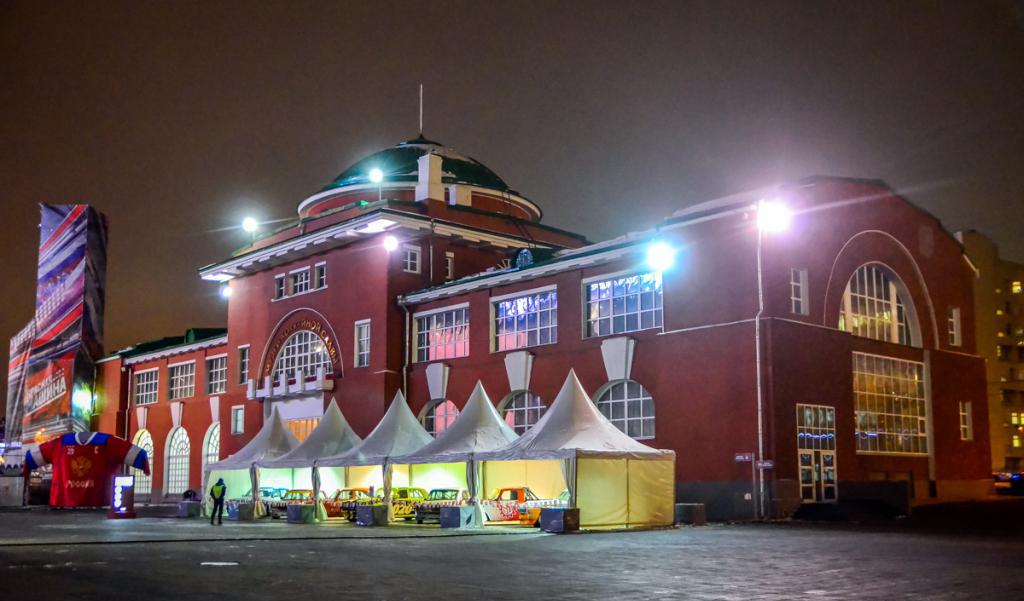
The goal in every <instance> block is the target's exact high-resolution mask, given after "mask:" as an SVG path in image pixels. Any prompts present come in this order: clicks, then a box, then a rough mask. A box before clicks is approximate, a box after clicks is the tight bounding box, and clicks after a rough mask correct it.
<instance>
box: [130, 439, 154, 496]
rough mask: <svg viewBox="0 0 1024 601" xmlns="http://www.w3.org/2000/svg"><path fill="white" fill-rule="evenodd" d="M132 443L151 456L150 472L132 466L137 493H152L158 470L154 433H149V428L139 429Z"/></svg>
mask: <svg viewBox="0 0 1024 601" xmlns="http://www.w3.org/2000/svg"><path fill="white" fill-rule="evenodd" d="M132 443H133V444H135V446H137V447H139V448H140V449H142V450H143V451H145V452H146V457H148V458H149V474H146V473H145V472H143V471H142V470H140V469H138V468H135V467H133V468H131V473H132V474H133V475H134V476H135V494H137V495H149V494H152V493H153V472H154V471H155V470H156V457H155V456H154V455H153V435H152V434H150V433H149V430H139V431H138V432H136V433H135V440H133V441H132Z"/></svg>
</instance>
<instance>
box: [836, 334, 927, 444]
mask: <svg viewBox="0 0 1024 601" xmlns="http://www.w3.org/2000/svg"><path fill="white" fill-rule="evenodd" d="M924 389H925V382H924V364H923V363H919V362H917V361H906V360H903V359H894V358H892V357H882V356H879V355H869V354H867V353H853V398H854V415H855V427H856V437H857V452H858V453H880V454H886V455H927V454H928V416H927V405H926V403H925V395H924Z"/></svg>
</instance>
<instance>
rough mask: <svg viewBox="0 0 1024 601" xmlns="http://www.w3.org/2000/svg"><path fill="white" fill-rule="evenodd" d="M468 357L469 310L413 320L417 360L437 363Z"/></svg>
mask: <svg viewBox="0 0 1024 601" xmlns="http://www.w3.org/2000/svg"><path fill="white" fill-rule="evenodd" d="M468 354H469V308H468V307H461V308H458V309H450V310H447V311H437V312H435V313H431V314H429V315H423V316H417V317H416V360H417V361H437V360H439V359H452V358H455V357H465V356H466V355H468Z"/></svg>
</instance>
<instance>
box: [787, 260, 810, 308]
mask: <svg viewBox="0 0 1024 601" xmlns="http://www.w3.org/2000/svg"><path fill="white" fill-rule="evenodd" d="M807 295H808V291H807V270H806V269H790V270H789V306H790V311H791V312H792V313H793V314H794V315H807V314H808V312H809V311H810V306H809V303H808V299H807Z"/></svg>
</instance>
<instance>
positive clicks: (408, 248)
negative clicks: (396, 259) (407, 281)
mask: <svg viewBox="0 0 1024 601" xmlns="http://www.w3.org/2000/svg"><path fill="white" fill-rule="evenodd" d="M402 270H403V271H407V272H409V273H419V272H420V247H418V246H413V245H411V244H406V245H405V254H404V255H403V256H402Z"/></svg>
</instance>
